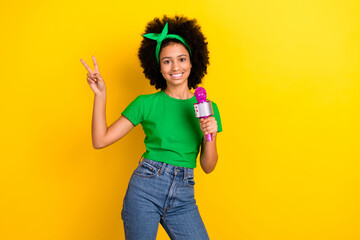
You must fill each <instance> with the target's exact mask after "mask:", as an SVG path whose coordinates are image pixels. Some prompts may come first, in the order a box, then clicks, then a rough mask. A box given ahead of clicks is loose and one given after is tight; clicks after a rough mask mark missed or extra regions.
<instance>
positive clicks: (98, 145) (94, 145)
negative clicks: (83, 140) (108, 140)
mask: <svg viewBox="0 0 360 240" xmlns="http://www.w3.org/2000/svg"><path fill="white" fill-rule="evenodd" d="M92 145H93V148H94V149H102V148H104V147H105V146H104V145H102V144H100V143H97V142H93V143H92Z"/></svg>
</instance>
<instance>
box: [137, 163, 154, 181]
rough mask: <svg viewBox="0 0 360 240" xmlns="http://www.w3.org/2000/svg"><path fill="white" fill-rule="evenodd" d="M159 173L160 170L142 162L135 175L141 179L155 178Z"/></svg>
mask: <svg viewBox="0 0 360 240" xmlns="http://www.w3.org/2000/svg"><path fill="white" fill-rule="evenodd" d="M158 172H159V169H158V168H157V167H155V166H153V165H151V164H150V163H148V162H144V161H142V162H140V163H139V165H138V167H137V168H136V169H135V170H134V174H135V175H138V176H141V177H147V178H151V177H155V176H157V173H158Z"/></svg>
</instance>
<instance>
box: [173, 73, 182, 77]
mask: <svg viewBox="0 0 360 240" xmlns="http://www.w3.org/2000/svg"><path fill="white" fill-rule="evenodd" d="M181 75H182V73H180V74H176V75H171V76H173V77H180V76H181Z"/></svg>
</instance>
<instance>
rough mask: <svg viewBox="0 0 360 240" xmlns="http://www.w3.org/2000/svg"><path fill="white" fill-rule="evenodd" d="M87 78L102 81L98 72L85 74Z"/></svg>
mask: <svg viewBox="0 0 360 240" xmlns="http://www.w3.org/2000/svg"><path fill="white" fill-rule="evenodd" d="M87 77H88V79H90V80H92V81H94V82H97V81H103V79H102V77H101V75H100V73H88V74H87Z"/></svg>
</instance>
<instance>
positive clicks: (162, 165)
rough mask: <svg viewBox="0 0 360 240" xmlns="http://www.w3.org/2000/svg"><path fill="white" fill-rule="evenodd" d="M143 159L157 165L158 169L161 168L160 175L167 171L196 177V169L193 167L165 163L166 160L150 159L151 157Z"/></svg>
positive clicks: (154, 165) (185, 176)
mask: <svg viewBox="0 0 360 240" xmlns="http://www.w3.org/2000/svg"><path fill="white" fill-rule="evenodd" d="M142 161H143V162H146V163H148V164H150V165H152V166H153V167H155V168H157V169H159V174H160V175H161V174H162V173H163V172H167V173H170V174H175V173H176V175H182V174H184V178H187V177H194V169H193V168H187V167H179V166H175V165H171V164H168V163H164V162H158V161H154V160H150V159H147V158H143V159H142Z"/></svg>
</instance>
